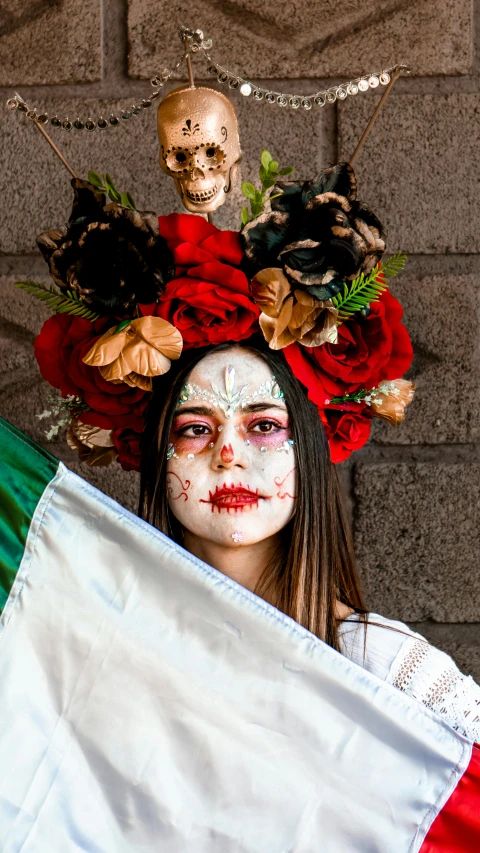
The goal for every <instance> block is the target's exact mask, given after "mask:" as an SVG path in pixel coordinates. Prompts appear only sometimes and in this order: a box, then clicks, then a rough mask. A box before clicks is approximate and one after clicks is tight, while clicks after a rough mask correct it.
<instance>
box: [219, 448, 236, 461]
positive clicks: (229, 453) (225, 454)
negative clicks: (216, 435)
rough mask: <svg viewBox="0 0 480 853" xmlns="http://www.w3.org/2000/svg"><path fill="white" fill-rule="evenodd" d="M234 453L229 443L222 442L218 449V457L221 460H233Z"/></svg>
mask: <svg viewBox="0 0 480 853" xmlns="http://www.w3.org/2000/svg"><path fill="white" fill-rule="evenodd" d="M234 457H235V453H234V451H233V447H232V445H231V444H224V445H223V447H222V449H221V451H220V459H221V460H222V462H233V460H234Z"/></svg>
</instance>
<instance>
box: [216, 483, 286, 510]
mask: <svg viewBox="0 0 480 853" xmlns="http://www.w3.org/2000/svg"><path fill="white" fill-rule="evenodd" d="M208 495H209V497H208V500H204V499H202V498H200V503H204V504H211V506H212V512H214V510H215V508H217V509H218V511H219V512H220V511H221V510H222V509H226V510H227V511H228V512H229V511H230V510H233V511H234V512H236V511H237V510H239V509H245V508H246V507H250V508H253V507H254V506H258V502H259V501H260V500H268V499H269V498H270V497H271V495H261V494H259V492H258V489H256V490H255V491H252V489H251V488H250V487H249V486H244V485H242V483H239V485H238V486H235V485H234V484H233V483H232V484H231V486H227V484H226V483H224V485H223V486H222V487H221V488H219V487H218V486H216V488H215V491H214V492H211V491H210V490H209V492H208Z"/></svg>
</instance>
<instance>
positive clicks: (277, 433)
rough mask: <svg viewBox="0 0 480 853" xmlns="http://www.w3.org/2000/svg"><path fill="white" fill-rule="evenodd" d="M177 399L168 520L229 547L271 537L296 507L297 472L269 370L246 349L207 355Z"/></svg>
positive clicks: (280, 399) (169, 466) (281, 401)
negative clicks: (170, 512)
mask: <svg viewBox="0 0 480 853" xmlns="http://www.w3.org/2000/svg"><path fill="white" fill-rule="evenodd" d="M180 400H181V402H179V403H178V405H177V408H176V410H175V416H174V421H173V426H172V431H171V434H170V445H169V452H168V456H169V460H168V464H167V494H168V502H169V506H170V509H171V511H172V512H173V514H174V516H175V517H176V518H177V519H178V521H179V522H180V524H181V525H182V526H183V527H184V528H186V530H188V531H190V533H192V534H194V535H195V536H199V537H201V538H202V539H207V540H209V541H211V542H215V543H216V544H218V545H224V546H230V547H234V548H238V547H241V546H242V545H253V544H255V543H257V542H260V541H263V540H264V539H267V538H268V537H270V536H273V535H274V534H276V533H278V531H279V530H281V529H282V528H283V527H284V526H285V525H286V524H287V522H288V521H289V520H290V518H291V517H292V515H293V512H294V509H295V500H296V497H295V495H296V492H295V486H296V469H295V450H294V448H293V446H292V441H291V434H290V427H289V420H288V413H287V408H286V405H285V401H284V399H283V394H282V392H281V390H280V389H279V387H278V385H277V384H276V383H275V381H274V377H273V374H272V371H271V370H270V367H269V366H268V365H267V364H266V363H265V362H264V361H263V360H262V359H261V358H260V357H259V356H257V355H255V354H254V353H252V352H249V351H248V350H241V349H232V350H229V351H224V352H218V353H212V354H211V355H208V356H206V357H205V358H204V359H202V361H200V362H199V363H198V364H197V365H196V367H195V368H194V369H193V370H192V372H191V373H190V375H189V377H188V380H187V384H186V386H185V388H184V390H183V392H182V394H181V398H180Z"/></svg>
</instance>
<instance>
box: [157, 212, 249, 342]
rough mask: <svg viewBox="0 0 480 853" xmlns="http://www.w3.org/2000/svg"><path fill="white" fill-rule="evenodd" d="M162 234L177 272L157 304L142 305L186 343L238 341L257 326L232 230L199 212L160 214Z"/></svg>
mask: <svg viewBox="0 0 480 853" xmlns="http://www.w3.org/2000/svg"><path fill="white" fill-rule="evenodd" d="M159 226H160V234H161V235H162V237H164V238H165V239H166V240H167V243H168V246H169V248H170V249H171V250H172V252H173V254H174V260H175V265H176V275H177V278H175V279H173V280H171V281H169V282H168V284H167V286H166V288H165V291H164V293H163V294H162V296H161V297H160V302H159V303H158V305H150V306H143V307H142V308H141V310H142V312H143V313H155V314H156V315H157V316H158V317H162V318H163V319H164V320H168V321H169V322H170V323H172V324H173V325H174V326H176V328H177V329H178V330H179V331H180V332H181V334H182V337H183V341H184V348H185V349H188V348H189V347H201V346H207V345H208V344H220V343H224V342H225V341H240V340H243V339H244V338H249V337H250V336H251V335H252V334H253V333H254V332H256V331H258V317H259V314H260V312H259V309H258V308H257V306H256V305H255V303H254V302H253V300H252V298H251V296H250V293H249V289H248V279H247V277H246V275H245V274H244V273H243V272H242V270H240V269H239V265H240V263H241V261H242V259H243V251H242V248H241V246H240V239H239V235H238V233H237V232H236V231H220V230H219V229H218V228H216V227H215V225H212V224H211V223H209V222H207V221H206V220H205V219H202V218H201V217H199V216H195V215H194V214H188V213H172V214H170V216H160V217H159Z"/></svg>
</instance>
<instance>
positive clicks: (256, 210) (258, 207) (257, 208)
mask: <svg viewBox="0 0 480 853" xmlns="http://www.w3.org/2000/svg"><path fill="white" fill-rule="evenodd" d="M251 207H252V219H255V218H256V217H257V216H260V214H261V213H263V204H255V203H254V202H252V205H251Z"/></svg>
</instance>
